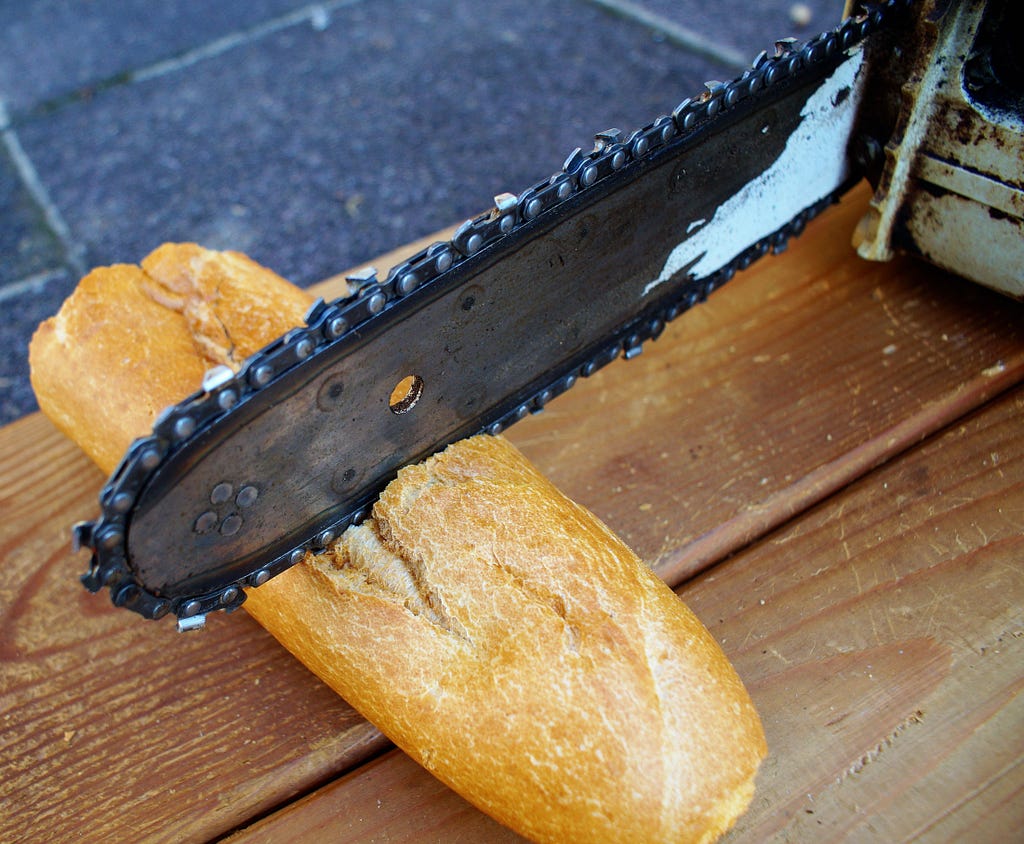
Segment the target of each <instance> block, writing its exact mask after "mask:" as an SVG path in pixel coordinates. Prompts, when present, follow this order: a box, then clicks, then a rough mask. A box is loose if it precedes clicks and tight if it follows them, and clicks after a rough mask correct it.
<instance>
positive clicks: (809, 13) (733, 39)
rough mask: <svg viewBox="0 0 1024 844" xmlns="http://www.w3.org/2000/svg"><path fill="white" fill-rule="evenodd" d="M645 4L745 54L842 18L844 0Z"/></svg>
mask: <svg viewBox="0 0 1024 844" xmlns="http://www.w3.org/2000/svg"><path fill="white" fill-rule="evenodd" d="M642 5H643V7H645V8H647V9H649V10H650V11H652V12H655V13H657V14H658V15H661V16H662V17H664V18H665V19H667V20H670V21H672V22H673V23H675V24H677V25H679V26H682V27H685V28H686V29H689V30H690V31H691V32H694V33H698V34H700V35H703V36H705V37H706V38H707V39H708V41H709V43H716V44H721V45H723V46H726V47H729V48H731V49H732V50H734V51H736V52H737V53H738V54H739V55H740V56H743V58H744V60H745V61H746V60H750V59H753V58H754V57H755V56H756V55H757V54H758V53H759V52H761V50H771V49H772V45H773V44H774V43H775V39H777V38H787V37H789V36H793V37H795V38H799V39H800V40H802V41H806V40H807V39H809V38H812V37H814V36H815V35H817V34H818V33H819V32H822V31H824V30H828V29H831V28H832V27H833V26H835V25H836V24H837V23H839V21H840V20H841V19H842V16H843V3H842V2H841V0H802V2H793V0H757V2H753V3H752V2H750V0H718V2H716V3H708V2H706V0H644V2H643V4H642Z"/></svg>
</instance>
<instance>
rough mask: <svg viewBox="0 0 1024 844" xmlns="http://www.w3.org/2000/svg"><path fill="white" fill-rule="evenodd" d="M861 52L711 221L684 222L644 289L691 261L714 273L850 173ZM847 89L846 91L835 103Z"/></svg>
mask: <svg viewBox="0 0 1024 844" xmlns="http://www.w3.org/2000/svg"><path fill="white" fill-rule="evenodd" d="M863 57H864V53H863V51H861V50H857V51H856V52H855V53H854V55H852V56H851V57H850V58H848V59H847V60H846V61H844V62H843V63H842V64H841V65H839V67H837V68H836V69H835V71H834V72H833V74H832V76H830V77H829V78H828V79H827V80H825V81H824V82H823V83H822V85H821V87H819V88H818V90H817V91H815V92H814V93H813V94H812V95H811V97H810V98H809V99H808V100H807V103H806V104H805V105H804V108H803V111H802V112H801V114H800V116H801V118H802V120H801V122H800V126H799V127H798V128H797V130H796V131H795V132H794V133H793V134H792V135H790V136H789V139H788V140H787V141H786V146H785V149H784V150H783V151H782V154H781V155H780V156H779V158H778V159H777V160H776V161H775V163H774V164H773V165H772V166H771V167H770V168H769V169H768V170H766V171H765V172H764V173H763V174H762V175H761V176H760V177H759V178H758V179H756V180H754V181H753V182H750V183H748V184H747V185H744V187H743V188H742V189H741V190H740V191H739V192H738V193H736V194H734V195H733V196H731V197H730V198H729V199H728V200H726V201H725V202H724V203H723V204H722V205H720V206H719V207H718V209H717V210H716V211H715V214H714V216H713V217H712V218H711V219H710V220H709V221H707V224H706V225H705V221H704V220H703V219H701V220H694V221H692V222H691V223H690V224H689V225H688V226H687V227H686V234H687V238H686V240H684V241H682V242H681V243H680V244H679V245H678V246H676V248H675V249H673V250H672V252H671V253H670V254H669V256H668V259H667V260H666V261H665V266H664V268H663V269H662V271H661V274H660V275H659V276H658V277H657V278H656V279H654V280H653V281H650V282H648V283H647V286H646V287H644V290H643V296H647V295H649V294H650V293H651V291H652V290H654V289H655V288H657V287H658V286H659V285H661V284H664V283H665V282H666V281H668V280H669V279H671V278H672V276H674V275H675V274H676V273H677V272H679V271H680V270H681V269H683V268H684V267H687V266H689V265H690V264H693V266H692V267H690V271H689V273H690V275H691V276H694V277H696V278H703V277H705V276H708V275H711V274H712V273H714V272H715V271H716V270H718V269H721V268H722V267H724V266H725V265H726V264H728V263H729V261H731V260H732V259H733V258H735V257H736V256H737V255H738V254H740V253H741V252H742V251H743V250H744V249H746V248H747V247H748V246H752V245H753V244H755V243H757V242H758V241H759V240H761V239H762V238H765V237H767V236H768V235H770V234H772V233H773V232H775V231H777V230H778V229H779V228H780V227H781V226H783V225H785V224H786V223H787V222H788V221H789V220H792V219H793V218H794V217H795V216H796V215H797V214H799V213H800V212H801V211H802V210H803V209H804V208H806V207H807V206H809V205H811V204H813V203H814V202H817V201H818V200H819V199H822V198H824V197H826V196H828V195H829V194H830V193H832V191H834V190H835V189H836V188H838V187H839V186H840V185H841V184H842V183H843V182H844V181H845V180H846V178H847V176H848V175H849V167H848V165H847V161H846V148H847V145H848V144H849V142H850V134H851V132H852V131H853V124H854V118H855V117H856V114H857V109H858V106H859V104H860V101H861V95H862V93H863V91H862V88H863V81H862V80H863V76H864V74H861V73H860V72H859V71H860V68H861V64H862V62H863ZM844 89H849V96H847V97H846V98H845V99H843V101H842V102H841V103H839V105H838V106H837V105H836V103H835V101H836V100H838V99H840V98H841V92H843V90H844ZM694 230H696V232H694ZM691 235H692V236H691Z"/></svg>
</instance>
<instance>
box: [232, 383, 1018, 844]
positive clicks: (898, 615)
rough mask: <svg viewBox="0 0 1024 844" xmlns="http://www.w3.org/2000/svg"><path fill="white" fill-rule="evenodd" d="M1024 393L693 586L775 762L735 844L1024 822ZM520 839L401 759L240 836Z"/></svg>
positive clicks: (931, 835) (964, 832) (917, 833)
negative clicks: (748, 698) (750, 700)
mask: <svg viewBox="0 0 1024 844" xmlns="http://www.w3.org/2000/svg"><path fill="white" fill-rule="evenodd" d="M1022 416H1024V390H1019V391H1017V392H1016V393H1014V394H1013V395H1010V396H1007V397H1006V398H1004V399H1002V400H1000V401H998V402H997V403H995V404H993V405H992V406H990V407H987V408H985V409H984V410H982V411H980V412H979V413H978V414H977V415H975V416H974V417H973V418H971V419H970V420H967V421H965V422H964V423H963V424H958V425H956V426H955V427H953V428H952V429H950V430H949V431H946V432H944V433H943V434H941V435H939V436H936V437H934V438H932V439H931V440H929V441H928V442H926V443H924V444H923V445H921V446H919V447H916V448H914V449H912V450H911V451H910V452H908V453H907V454H905V455H903V456H902V457H901V458H899V459H898V460H895V461H893V462H891V463H889V464H887V465H886V466H884V467H882V468H881V469H878V470H876V471H874V472H872V473H870V474H869V475H867V476H866V477H864V478H862V479H861V480H860V481H859V482H857V483H856V484H854V485H852V486H850V487H849V488H848V489H846V490H844V491H842V492H841V493H840V494H838V495H837V496H835V497H834V498H833V499H831V500H829V501H828V502H827V503H826V504H823V505H821V506H819V507H817V508H815V509H813V510H810V511H808V512H807V513H805V514H803V515H802V516H800V517H799V518H797V519H795V520H794V521H792V522H791V523H790V524H789V525H787V526H786V527H785V528H782V529H780V530H778V531H776V532H774V533H772V534H770V535H768V536H766V537H764V538H763V539H762V540H761V541H759V542H758V543H756V544H754V545H753V546H751V547H749V548H747V549H745V550H744V551H743V552H741V553H740V554H738V555H736V556H735V557H733V558H732V559H731V560H729V561H727V562H724V563H722V564H720V565H718V566H716V567H715V568H714V569H713V570H712V571H711V572H709V573H707V574H706V575H705V576H703V577H700V578H698V579H696V580H695V581H693V582H691V583H689V584H687V585H686V586H685V587H683V588H682V589H681V590H679V592H680V595H681V596H682V598H683V599H684V600H686V601H687V603H689V604H690V606H691V607H692V608H694V609H695V610H696V611H697V612H698V614H700V615H701V617H702V618H704V619H706V620H707V622H708V623H709V625H710V626H711V629H712V630H713V632H714V633H715V634H716V636H717V637H718V638H719V641H721V642H722V644H723V647H724V648H725V650H726V652H727V653H728V654H729V656H730V658H731V659H732V660H733V661H734V663H735V664H736V666H737V667H738V669H739V670H740V672H741V674H742V675H743V676H744V677H746V678H747V682H748V684H749V687H750V690H751V694H752V695H753V697H754V701H755V703H756V705H757V707H758V710H759V711H760V713H761V716H762V719H763V720H764V723H765V729H766V732H767V734H768V740H769V747H770V756H769V758H768V760H767V761H766V763H765V764H764V766H763V768H762V770H761V773H760V774H759V777H758V790H757V794H756V797H755V802H754V805H753V807H752V808H751V809H750V811H749V812H748V813H747V814H746V815H745V816H744V817H743V818H741V819H740V821H739V824H738V826H737V827H736V828H735V829H734V830H733V832H732V833H731V834H730V835H729V836H728V837H727V840H728V841H730V842H746V841H750V842H761V841H769V840H777V841H806V842H815V841H822V840H829V841H833V840H880V841H903V840H928V841H931V840H934V841H972V842H978V841H1008V840H1013V837H1014V835H1015V834H1016V833H1017V832H1018V831H1019V830H1020V829H1021V828H1022V824H1024V804H1022V802H1021V800H1020V796H1021V792H1022V791H1024V696H1021V695H1020V692H1021V690H1022V689H1024V566H1022V565H1021V562H1020V561H1021V559H1024V438H1022V437H1021V436H1020V434H1021V419H1022ZM385 835H386V838H387V840H388V841H392V842H421V841H439V842H440V841H483V840H487V841H491V840H493V841H515V840H521V839H518V838H517V837H515V836H514V835H513V834H512V833H510V832H509V831H508V830H505V829H503V828H501V827H498V826H497V825H496V824H494V823H493V822H492V821H490V820H489V819H488V818H486V817H485V816H483V815H481V814H480V813H479V812H476V811H475V810H474V809H473V808H472V807H470V806H469V805H468V804H466V803H465V802H464V801H463V800H462V799H461V798H459V797H458V796H457V795H455V794H454V793H452V792H450V791H448V790H447V789H445V788H444V787H443V786H441V785H440V784H439V783H437V782H436V781H434V780H433V779H432V778H431V777H430V776H429V775H428V774H427V773H426V772H424V771H422V770H421V769H419V768H418V767H417V766H416V765H415V764H414V763H412V762H411V761H410V760H409V759H408V758H407V757H405V756H404V755H403V754H401V753H399V752H398V751H393V752H391V753H390V754H388V755H386V756H385V757H383V758H382V759H380V760H377V761H376V762H375V763H374V764H373V765H371V766H366V767H364V768H362V769H360V770H359V771H357V772H355V773H353V774H351V775H349V776H348V777H345V778H343V779H340V780H338V781H337V782H334V783H331V784H330V785H328V786H326V787H324V788H323V789H321V790H320V791H318V792H316V793H315V794H313V795H310V796H309V797H307V798H305V799H304V800H302V801H300V802H298V803H296V804H295V805H294V806H292V807H289V808H288V809H286V810H284V811H282V812H279V813H277V814H275V815H274V816H272V817H269V818H267V819H265V820H263V821H262V822H260V823H258V824H255V825H254V826H252V827H250V828H249V829H247V830H245V831H244V832H240V833H238V834H237V835H236V836H234V837H232V839H231V841H232V842H233V844H256V842H272V841H285V840H309V841H313V840H344V841H348V842H371V841H377V840H381V837H382V836H385Z"/></svg>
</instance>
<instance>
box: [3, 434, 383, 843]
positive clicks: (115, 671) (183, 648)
mask: <svg viewBox="0 0 1024 844" xmlns="http://www.w3.org/2000/svg"><path fill="white" fill-rule="evenodd" d="M0 443H2V447H0V512H2V513H3V516H4V517H3V519H2V520H0V559H2V571H3V573H4V575H3V585H2V587H0V713H2V714H0V770H2V771H3V775H2V777H0V840H3V841H15V840H27V839H31V838H33V837H35V835H37V834H38V831H39V830H42V829H45V830H47V831H48V833H49V834H50V836H51V837H52V839H53V840H71V839H75V840H83V841H109V840H124V841H129V840H132V841H141V840H150V841H175V842H177V841H190V840H205V839H208V838H210V837H212V836H214V835H217V834H219V833H221V832H223V831H224V830H225V829H230V828H231V827H233V826H235V825H237V824H239V823H241V822H243V821H245V820H247V819H249V818H251V817H252V816H253V815H254V814H256V813H258V812H260V811H267V810H270V809H271V808H273V807H275V806H277V805H279V804H280V803H282V802H284V801H287V800H289V799H291V798H293V797H295V796H296V794H298V793H300V792H301V791H303V790H305V789H307V788H308V787H309V784H310V783H315V782H318V781H322V780H323V779H324V778H326V777H328V776H330V775H334V774H337V772H338V771H341V770H344V769H345V768H346V767H348V766H349V765H351V764H352V763H354V762H355V761H358V760H361V759H363V758H365V757H366V756H367V754H369V753H371V752H374V751H375V750H377V749H379V748H380V747H381V746H382V743H383V742H382V739H381V737H380V735H379V733H377V731H376V730H374V729H373V728H372V727H370V726H369V725H368V724H366V723H365V722H364V721H363V720H362V719H360V718H359V717H358V716H357V715H356V714H355V713H354V712H353V711H352V710H351V708H350V707H349V706H348V705H347V704H345V703H344V701H342V700H340V699H339V698H338V697H337V696H336V695H335V694H334V693H333V692H331V691H330V690H329V689H327V688H326V687H324V686H322V685H321V684H320V683H318V682H317V681H316V680H315V678H313V677H312V676H311V675H310V674H309V673H308V672H307V671H306V670H305V669H304V668H303V667H302V666H301V665H299V664H298V663H297V662H296V661H295V660H294V659H293V658H292V657H291V656H290V655H289V654H288V653H287V652H285V651H283V650H282V649H281V648H280V647H279V646H278V645H277V643H276V642H274V641H273V640H272V639H271V638H270V636H269V635H267V634H266V633H265V632H263V630H262V629H261V628H260V627H259V626H258V625H256V624H255V623H254V622H253V621H252V620H251V619H249V618H248V617H247V616H245V615H244V614H241V613H240V614H238V615H237V616H235V617H234V618H231V619H230V620H228V619H225V622H224V623H223V624H219V625H217V626H216V630H214V631H211V632H210V634H209V635H199V636H179V635H178V634H176V633H175V632H174V628H173V625H166V624H142V623H140V620H136V619H133V618H131V617H130V616H129V614H128V613H124V612H120V611H117V610H115V609H114V608H113V607H111V606H110V604H109V601H107V600H106V599H103V600H98V599H97V598H95V597H93V596H90V595H89V594H88V593H87V592H85V590H83V589H81V587H78V586H77V585H76V584H75V579H76V577H77V575H78V574H79V573H80V570H81V569H82V567H83V560H82V559H81V557H77V556H73V555H72V554H71V551H70V541H69V529H68V528H69V525H70V524H71V523H72V522H73V521H76V520H79V519H84V518H87V517H90V516H92V515H93V514H94V512H95V509H96V500H97V498H96V496H97V492H98V490H99V486H100V484H101V482H102V477H101V475H100V473H99V471H98V470H96V469H95V468H94V467H93V466H92V465H91V464H90V463H89V462H88V461H87V459H86V458H85V456H84V455H83V454H82V453H81V452H80V451H79V450H78V449H77V448H75V447H74V446H73V445H72V444H71V443H70V442H69V441H68V440H66V439H64V438H63V437H61V436H59V435H58V434H57V433H56V432H55V431H54V430H53V428H52V427H51V426H50V424H49V423H48V422H47V421H46V420H45V419H43V418H42V417H41V416H39V415H33V416H30V417H28V418H26V419H23V420H20V421H18V422H16V423H14V424H13V425H11V426H9V427H7V428H4V429H3V431H2V440H0Z"/></svg>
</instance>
